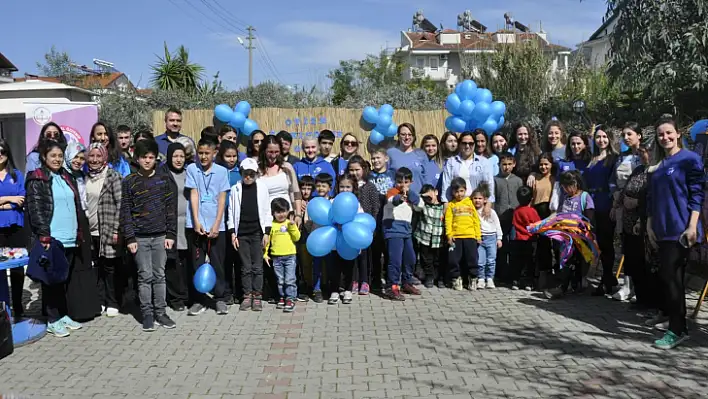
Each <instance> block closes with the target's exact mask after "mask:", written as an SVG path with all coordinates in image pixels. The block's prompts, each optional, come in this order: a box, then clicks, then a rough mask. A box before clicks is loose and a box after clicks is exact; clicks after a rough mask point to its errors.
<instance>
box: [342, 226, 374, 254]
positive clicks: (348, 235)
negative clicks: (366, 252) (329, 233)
mask: <svg viewBox="0 0 708 399" xmlns="http://www.w3.org/2000/svg"><path fill="white" fill-rule="evenodd" d="M342 233H344V240H345V241H346V242H347V244H349V246H350V247H352V248H356V249H365V248H368V247H369V245H371V242H372V241H374V232H373V231H371V230H370V229H369V226H366V225H364V224H361V223H356V222H349V223H346V224H344V225H343V226H342Z"/></svg>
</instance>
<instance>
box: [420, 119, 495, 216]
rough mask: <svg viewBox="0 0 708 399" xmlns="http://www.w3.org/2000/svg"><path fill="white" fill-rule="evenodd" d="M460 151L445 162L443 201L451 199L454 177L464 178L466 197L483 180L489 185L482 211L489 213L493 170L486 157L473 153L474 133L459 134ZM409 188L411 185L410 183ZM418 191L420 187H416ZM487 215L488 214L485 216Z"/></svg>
mask: <svg viewBox="0 0 708 399" xmlns="http://www.w3.org/2000/svg"><path fill="white" fill-rule="evenodd" d="M459 143H460V153H459V154H458V155H456V156H454V157H452V158H450V159H448V160H447V162H446V163H445V168H444V169H443V176H442V193H441V197H442V200H443V202H445V203H447V202H449V201H450V200H452V193H451V192H450V183H451V182H452V180H453V179H454V178H456V177H461V178H463V179H465V183H467V193H466V194H465V196H466V197H469V196H470V195H472V191H474V190H475V189H476V188H477V186H478V185H479V184H480V183H482V182H484V183H487V184H488V185H489V192H490V196H489V200H488V201H487V204H485V206H484V210H483V213H484V214H485V215H491V210H492V208H493V206H494V171H493V170H492V166H491V164H490V163H489V161H488V160H487V159H484V158H483V157H482V156H480V155H476V154H475V153H474V133H472V132H464V133H462V134H461V135H460V141H459ZM411 190H413V187H412V185H411ZM418 192H420V189H418ZM487 217H488V216H487Z"/></svg>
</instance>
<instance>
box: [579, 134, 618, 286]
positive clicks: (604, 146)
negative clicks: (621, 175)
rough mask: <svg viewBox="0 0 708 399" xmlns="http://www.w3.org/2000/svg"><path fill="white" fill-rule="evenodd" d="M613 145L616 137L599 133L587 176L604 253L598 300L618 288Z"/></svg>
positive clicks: (596, 225) (584, 175) (594, 139)
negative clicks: (612, 186)
mask: <svg viewBox="0 0 708 399" xmlns="http://www.w3.org/2000/svg"><path fill="white" fill-rule="evenodd" d="M573 140H575V138H572V139H571V141H570V145H571V147H572V146H573ZM613 141H614V137H612V133H611V132H609V131H605V130H603V128H602V126H601V125H600V126H598V127H597V128H596V129H595V134H594V135H593V142H594V145H593V146H592V160H591V161H590V163H589V164H588V166H587V168H586V169H585V172H584V173H583V180H585V186H586V187H587V192H588V193H590V196H591V197H592V200H593V203H594V204H595V221H594V223H595V236H596V237H597V243H598V245H599V246H600V251H601V254H600V260H601V262H602V283H601V284H600V285H599V286H598V287H597V289H596V290H595V292H593V294H594V295H596V296H599V295H603V294H605V293H606V292H607V293H611V292H612V287H614V286H616V285H617V279H616V278H615V276H614V274H613V273H612V269H613V267H614V265H615V246H614V237H615V234H614V232H615V224H614V222H613V221H612V219H610V211H611V210H612V196H611V195H610V178H611V176H612V171H613V169H614V165H615V162H616V161H617V151H615V149H614V148H612V142H613ZM628 288H629V287H628ZM625 299H626V298H625Z"/></svg>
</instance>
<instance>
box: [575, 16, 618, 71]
mask: <svg viewBox="0 0 708 399" xmlns="http://www.w3.org/2000/svg"><path fill="white" fill-rule="evenodd" d="M618 17H619V12H615V13H613V14H612V15H611V16H610V17H609V18H603V22H602V25H600V27H599V28H597V30H596V31H595V33H593V34H592V35H590V38H589V39H588V40H587V41H585V42H583V43H580V44H579V45H578V47H579V52H580V53H581V54H582V56H583V59H584V60H585V63H586V65H589V66H593V67H596V68H602V67H605V66H606V65H607V63H608V62H609V61H610V59H609V55H610V36H611V35H612V32H613V31H614V30H615V26H616V25H617V19H618Z"/></svg>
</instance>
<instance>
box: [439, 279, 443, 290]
mask: <svg viewBox="0 0 708 399" xmlns="http://www.w3.org/2000/svg"><path fill="white" fill-rule="evenodd" d="M438 288H440V289H443V288H445V280H443V279H440V280H438Z"/></svg>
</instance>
